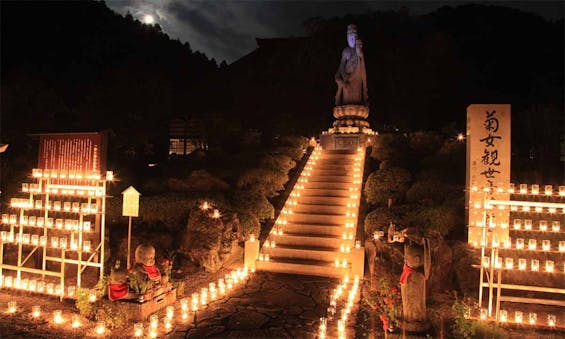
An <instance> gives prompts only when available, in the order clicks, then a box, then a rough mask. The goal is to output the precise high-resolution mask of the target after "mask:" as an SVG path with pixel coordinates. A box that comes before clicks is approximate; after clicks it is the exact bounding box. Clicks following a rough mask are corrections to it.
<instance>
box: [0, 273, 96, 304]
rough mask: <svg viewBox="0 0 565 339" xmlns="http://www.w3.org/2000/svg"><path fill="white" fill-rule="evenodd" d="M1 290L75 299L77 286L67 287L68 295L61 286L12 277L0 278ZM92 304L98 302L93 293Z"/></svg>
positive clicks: (91, 296)
mask: <svg viewBox="0 0 565 339" xmlns="http://www.w3.org/2000/svg"><path fill="white" fill-rule="evenodd" d="M0 288H13V289H16V290H21V291H27V292H35V293H42V294H48V295H54V296H64V297H67V298H75V297H76V291H77V286H67V290H66V294H65V293H63V288H62V287H61V285H60V284H55V283H51V282H46V281H44V280H38V279H30V278H17V277H13V276H10V275H2V276H0ZM89 299H90V301H91V302H94V301H96V294H95V293H94V291H92V292H91V293H90V295H89Z"/></svg>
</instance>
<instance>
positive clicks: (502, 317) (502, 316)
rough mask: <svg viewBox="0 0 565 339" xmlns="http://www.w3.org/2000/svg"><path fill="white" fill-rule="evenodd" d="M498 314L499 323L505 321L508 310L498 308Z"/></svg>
mask: <svg viewBox="0 0 565 339" xmlns="http://www.w3.org/2000/svg"><path fill="white" fill-rule="evenodd" d="M498 316H499V319H500V322H501V323H505V322H506V321H508V311H506V310H500V312H499V313H498Z"/></svg>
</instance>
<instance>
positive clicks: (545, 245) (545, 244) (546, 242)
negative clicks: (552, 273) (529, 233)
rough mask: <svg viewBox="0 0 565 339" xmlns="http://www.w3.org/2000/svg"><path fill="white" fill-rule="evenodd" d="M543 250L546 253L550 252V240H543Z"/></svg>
mask: <svg viewBox="0 0 565 339" xmlns="http://www.w3.org/2000/svg"><path fill="white" fill-rule="evenodd" d="M541 248H542V250H544V251H549V250H550V248H551V242H550V241H549V240H542V242H541Z"/></svg>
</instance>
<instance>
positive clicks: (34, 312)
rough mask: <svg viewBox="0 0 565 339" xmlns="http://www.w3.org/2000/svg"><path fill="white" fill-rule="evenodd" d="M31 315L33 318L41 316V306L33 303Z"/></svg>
mask: <svg viewBox="0 0 565 339" xmlns="http://www.w3.org/2000/svg"><path fill="white" fill-rule="evenodd" d="M31 316H32V317H33V318H35V319H37V318H39V316H41V306H39V305H35V306H32V307H31Z"/></svg>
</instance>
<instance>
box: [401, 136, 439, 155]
mask: <svg viewBox="0 0 565 339" xmlns="http://www.w3.org/2000/svg"><path fill="white" fill-rule="evenodd" d="M408 144H409V145H410V149H412V151H413V153H414V154H415V155H416V156H417V157H423V156H427V155H431V154H434V153H435V152H437V150H438V149H439V148H440V147H441V145H442V144H443V137H442V136H441V135H439V134H438V133H437V132H431V131H428V132H424V131H418V132H415V133H412V134H410V135H409V136H408Z"/></svg>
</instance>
